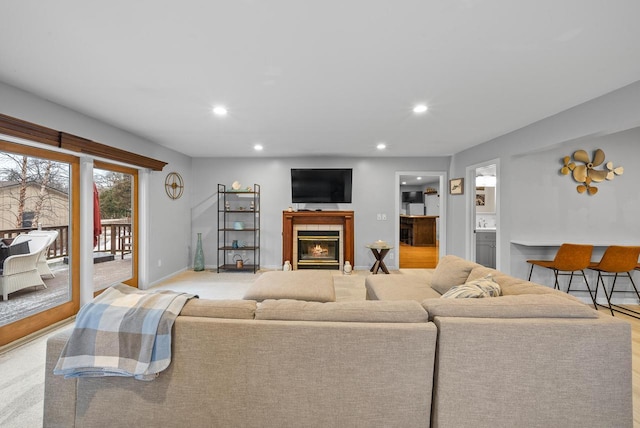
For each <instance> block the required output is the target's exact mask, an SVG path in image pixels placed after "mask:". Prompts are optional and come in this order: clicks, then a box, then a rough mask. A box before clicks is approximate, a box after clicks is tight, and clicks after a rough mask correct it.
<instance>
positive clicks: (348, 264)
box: [343, 261, 353, 275]
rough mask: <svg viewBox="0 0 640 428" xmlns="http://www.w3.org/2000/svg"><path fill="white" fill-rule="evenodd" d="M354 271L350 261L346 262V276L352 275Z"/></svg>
mask: <svg viewBox="0 0 640 428" xmlns="http://www.w3.org/2000/svg"><path fill="white" fill-rule="evenodd" d="M352 270H353V268H352V266H351V263H349V262H348V261H346V262H344V270H343V272H344V274H345V275H351V271H352Z"/></svg>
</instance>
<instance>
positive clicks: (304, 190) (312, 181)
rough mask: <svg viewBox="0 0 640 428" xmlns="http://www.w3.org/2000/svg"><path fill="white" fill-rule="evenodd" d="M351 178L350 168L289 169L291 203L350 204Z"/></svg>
mask: <svg viewBox="0 0 640 428" xmlns="http://www.w3.org/2000/svg"><path fill="white" fill-rule="evenodd" d="M351 178H352V170H351V168H349V169H338V168H291V201H292V202H293V203H319V204H323V203H334V204H335V203H351Z"/></svg>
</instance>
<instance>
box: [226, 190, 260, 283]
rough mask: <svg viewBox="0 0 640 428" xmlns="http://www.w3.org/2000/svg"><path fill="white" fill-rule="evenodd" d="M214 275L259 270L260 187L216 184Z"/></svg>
mask: <svg viewBox="0 0 640 428" xmlns="http://www.w3.org/2000/svg"><path fill="white" fill-rule="evenodd" d="M217 220H218V251H217V253H218V269H217V271H218V272H253V273H256V272H257V271H258V270H259V269H260V185H258V184H254V185H253V187H244V186H242V184H240V183H239V182H238V181H234V182H233V184H232V185H231V186H229V187H227V186H226V185H224V184H218V219H217Z"/></svg>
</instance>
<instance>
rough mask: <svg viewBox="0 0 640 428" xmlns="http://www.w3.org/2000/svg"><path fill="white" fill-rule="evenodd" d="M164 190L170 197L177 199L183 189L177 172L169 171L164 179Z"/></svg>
mask: <svg viewBox="0 0 640 428" xmlns="http://www.w3.org/2000/svg"><path fill="white" fill-rule="evenodd" d="M164 190H165V191H166V192H167V196H168V197H170V198H171V199H178V198H179V197H180V196H182V192H183V191H184V182H183V181H182V177H181V176H180V174H178V173H177V172H170V173H169V174H167V178H166V179H165V180H164Z"/></svg>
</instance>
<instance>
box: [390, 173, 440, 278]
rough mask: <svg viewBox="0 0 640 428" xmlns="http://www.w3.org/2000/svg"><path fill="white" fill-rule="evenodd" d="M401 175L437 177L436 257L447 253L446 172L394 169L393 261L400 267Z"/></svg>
mask: <svg viewBox="0 0 640 428" xmlns="http://www.w3.org/2000/svg"><path fill="white" fill-rule="evenodd" d="M402 175H415V176H421V177H438V182H439V184H438V194H439V195H440V212H439V214H438V215H439V220H440V234H439V248H438V257H439V258H442V257H444V256H445V255H446V254H447V202H448V201H447V197H448V192H447V189H448V188H449V186H448V184H447V172H446V171H396V177H395V189H396V190H395V198H396V199H395V200H396V203H395V207H396V210H395V217H394V224H395V226H394V246H393V254H394V262H395V264H396V267H397V268H398V269H400V205H401V202H400V176H402Z"/></svg>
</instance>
